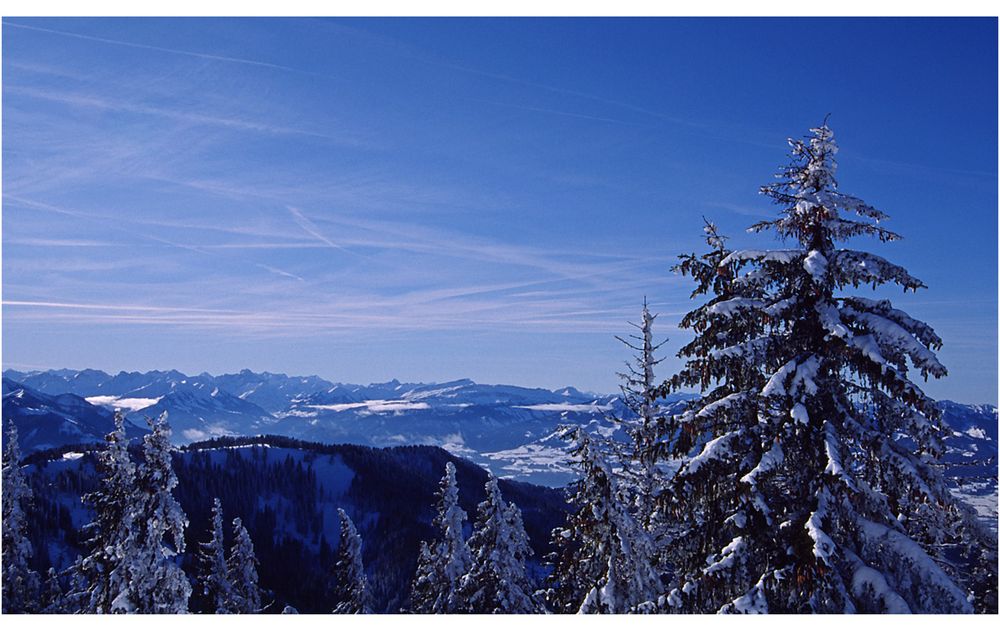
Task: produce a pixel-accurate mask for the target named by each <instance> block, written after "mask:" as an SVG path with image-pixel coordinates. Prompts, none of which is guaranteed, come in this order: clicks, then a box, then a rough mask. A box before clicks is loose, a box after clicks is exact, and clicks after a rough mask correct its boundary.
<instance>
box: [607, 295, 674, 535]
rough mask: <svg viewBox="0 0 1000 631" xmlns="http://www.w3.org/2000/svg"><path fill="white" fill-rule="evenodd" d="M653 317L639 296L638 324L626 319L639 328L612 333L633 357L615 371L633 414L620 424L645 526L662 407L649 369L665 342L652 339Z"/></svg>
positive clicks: (648, 518) (650, 509) (649, 512)
mask: <svg viewBox="0 0 1000 631" xmlns="http://www.w3.org/2000/svg"><path fill="white" fill-rule="evenodd" d="M654 320H656V314H653V313H650V311H649V305H648V304H647V303H646V299H645V298H643V301H642V324H634V323H632V322H630V323H629V324H631V325H632V326H633V327H635V328H636V329H638V330H639V334H638V335H636V334H631V335H629V336H628V338H623V337H618V336H615V338H616V339H617V340H618V341H620V342H621V343H622V344H624V345H625V346H627V347H628V348H629V349H631V350H632V351H634V352H635V356H634V358H633V361H631V362H626V363H625V366H626V372H623V373H618V376H619V377H620V378H621V380H622V384H621V391H622V399H623V401H624V403H625V406H626V407H627V408H628V409H629V411H631V412H632V414H633V415H634V419H629V420H628V422H626V423H624V425H626V427H627V429H628V432H629V435H630V436H631V437H632V443H633V454H632V457H633V459H634V460H636V461H637V462H638V464H639V466H638V467H637V471H636V473H635V478H636V479H635V487H636V488H635V504H636V512H637V514H638V517H639V520H640V523H642V525H643V527H645V528H649V526H650V523H651V519H652V513H653V508H654V507H653V497H654V494H655V493H656V490H655V488H654V484H655V481H656V475H655V473H656V472H655V462H656V445H657V443H658V433H659V427H658V423H659V419H660V418H661V417H662V411H661V410H660V408H659V406H658V405H657V399H659V396H660V390H659V388H658V387H657V383H656V376H655V374H654V372H653V370H654V368H655V367H656V365H657V364H659V363H660V362H661V361H663V360H662V358H661V359H657V358H656V356H655V354H656V351H657V350H659V348H660V347H661V346H663V345H664V344H665V343H666V342H667V340H663V341H661V342H659V343H654V342H653V321H654Z"/></svg>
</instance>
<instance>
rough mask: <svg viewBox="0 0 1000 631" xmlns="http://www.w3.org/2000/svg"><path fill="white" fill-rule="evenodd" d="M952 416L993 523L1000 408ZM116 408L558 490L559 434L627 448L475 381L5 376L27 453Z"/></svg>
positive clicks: (574, 398)
mask: <svg viewBox="0 0 1000 631" xmlns="http://www.w3.org/2000/svg"><path fill="white" fill-rule="evenodd" d="M692 396H693V395H676V396H674V397H672V398H670V399H668V400H667V401H665V402H664V406H665V407H666V408H667V411H668V412H669V411H673V410H679V409H680V407H681V406H682V405H683V403H684V401H685V400H686V399H688V398H691V397H692ZM941 406H942V410H943V412H944V421H945V423H946V424H947V425H948V426H949V428H950V429H951V435H950V436H948V437H947V438H946V441H945V442H946V445H947V447H948V454H947V455H946V457H945V462H946V464H947V465H948V472H949V475H950V476H951V477H952V478H953V479H954V480H955V481H956V487H960V492H961V493H962V494H963V495H964V496H965V497H966V498H967V499H968V500H969V501H970V502H972V503H973V504H974V505H977V507H979V508H980V512H981V513H984V514H987V515H988V514H990V511H992V514H993V515H995V514H996V510H997V502H996V488H997V480H996V474H997V410H996V407H994V406H992V405H964V404H959V403H953V402H950V401H944V402H942V403H941ZM113 409H122V410H123V411H125V412H126V414H127V419H128V420H129V421H130V423H131V426H132V429H131V430H130V431H134V432H136V433H140V432H142V431H144V429H145V427H146V423H145V418H146V417H151V416H156V415H158V414H160V413H161V412H164V411H166V412H168V413H169V418H170V422H171V425H172V427H173V429H174V436H173V438H174V441H175V442H176V443H177V444H179V445H183V444H189V443H192V442H195V441H200V440H205V439H208V438H212V437H217V436H238V435H242V436H248V435H250V436H252V435H258V434H274V435H283V436H289V437H293V438H298V439H302V440H308V441H314V442H320V443H328V444H330V443H353V444H359V445H367V446H373V447H391V446H399V445H417V444H421V445H435V446H439V447H443V448H444V449H446V450H448V451H450V452H452V453H454V454H456V455H459V456H462V457H465V458H468V459H470V460H472V461H473V462H476V463H477V464H480V465H482V466H485V467H487V468H489V469H490V470H492V471H493V472H494V473H496V474H497V475H499V476H502V477H507V478H513V479H519V480H524V481H530V482H533V483H538V484H546V485H550V486H559V485H563V484H565V483H567V482H569V481H570V480H572V479H573V478H574V477H575V476H574V473H573V471H572V470H571V469H570V467H569V463H568V460H567V457H566V454H565V449H564V447H565V445H564V443H563V442H562V441H561V440H560V439H558V438H557V437H556V436H555V430H556V428H557V427H559V426H560V425H563V424H574V425H585V426H588V427H589V429H590V430H591V431H594V432H600V433H603V434H606V435H610V434H614V433H616V432H617V433H618V436H619V437H621V438H624V435H623V433H622V432H621V429H620V428H619V427H618V425H617V424H615V423H613V422H612V421H609V420H608V418H609V417H611V416H615V417H619V418H622V417H626V415H627V411H626V410H625V409H624V406H623V405H622V402H621V400H620V398H619V397H617V396H613V395H600V394H594V393H588V392H581V391H580V390H577V389H576V388H572V387H566V388H561V389H558V390H545V389H541V388H524V387H518V386H509V385H486V384H478V383H475V382H473V381H471V380H468V379H460V380H457V381H450V382H446V383H437V384H426V383H401V382H399V381H395V380H393V381H389V382H386V383H376V384H370V385H366V386H363V385H356V384H346V383H333V382H330V381H327V380H325V379H322V378H320V377H316V376H309V377H290V376H288V375H284V374H275V373H268V372H263V373H256V372H252V371H249V370H243V371H241V372H239V373H233V374H224V375H218V376H213V375H210V374H208V373H202V374H200V375H195V376H188V375H185V374H183V373H180V372H178V371H175V370H170V371H151V372H146V373H138V372H130V373H126V372H120V373H118V374H117V375H109V374H107V373H105V372H102V371H98V370H82V371H72V370H49V371H42V372H29V373H24V372H18V371H14V370H7V371H5V372H4V381H3V418H4V421H5V422H6V420H7V419H12V420H13V421H14V422H15V424H16V425H17V426H18V431H19V433H20V436H21V441H22V449H23V450H24V451H26V452H29V451H33V450H38V449H44V448H48V447H52V446H55V445H63V444H70V443H87V442H95V441H101V440H103V436H104V434H105V433H106V432H108V431H110V428H111V418H112V410H113Z"/></svg>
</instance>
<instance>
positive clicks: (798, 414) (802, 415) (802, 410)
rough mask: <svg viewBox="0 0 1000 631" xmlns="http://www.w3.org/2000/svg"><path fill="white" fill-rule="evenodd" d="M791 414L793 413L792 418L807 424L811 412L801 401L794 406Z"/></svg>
mask: <svg viewBox="0 0 1000 631" xmlns="http://www.w3.org/2000/svg"><path fill="white" fill-rule="evenodd" d="M789 414H791V416H792V418H793V419H794V420H795V421H796V422H798V423H802V424H803V425H805V424H807V423H808V422H809V412H808V411H806V406H804V405H802V404H801V403H796V404H795V405H794V406H792V409H791V411H790V412H789Z"/></svg>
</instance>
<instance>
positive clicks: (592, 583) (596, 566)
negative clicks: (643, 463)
mask: <svg viewBox="0 0 1000 631" xmlns="http://www.w3.org/2000/svg"><path fill="white" fill-rule="evenodd" d="M563 437H564V438H566V439H568V440H571V441H572V447H571V448H570V454H571V455H572V456H573V458H574V459H575V460H576V461H577V463H578V467H579V469H580V472H581V479H580V480H579V481H578V482H577V483H576V485H575V489H574V490H575V492H574V494H573V497H572V498H571V499H570V504H571V505H572V506H573V508H574V512H573V513H571V514H570V515H569V516H568V518H567V523H566V526H565V527H563V528H556V529H555V530H554V531H553V533H552V534H553V543H554V544H555V547H556V549H557V550H558V552H557V561H556V568H555V570H554V572H553V573H552V574H551V575H550V577H549V584H550V585H551V588H550V589H549V590H547V597H548V600H549V603H550V606H551V608H552V609H553V610H555V611H557V612H559V613H635V612H650V611H653V610H654V609H655V605H654V603H655V601H656V599H657V597H658V596H659V595H660V594H661V593H662V590H663V587H662V585H661V583H660V576H659V573H658V572H657V571H656V568H655V563H654V545H653V542H652V540H651V538H650V537H649V535H648V534H647V532H646V531H645V530H644V529H643V527H642V525H641V524H639V523H638V522H637V521H636V519H635V518H633V516H632V514H631V512H630V509H629V506H628V504H629V494H628V493H627V492H626V489H625V488H624V486H625V484H626V481H625V480H623V479H622V478H621V476H620V475H618V474H617V473H616V472H615V471H614V470H613V469H612V467H611V465H610V464H609V461H608V458H607V457H606V454H605V453H604V450H603V449H602V448H601V444H600V443H599V442H598V441H599V439H598V438H597V437H594V436H591V435H588V434H587V432H586V431H584V430H583V429H582V428H580V427H574V428H567V429H565V430H564V432H563Z"/></svg>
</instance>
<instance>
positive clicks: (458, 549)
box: [410, 462, 472, 613]
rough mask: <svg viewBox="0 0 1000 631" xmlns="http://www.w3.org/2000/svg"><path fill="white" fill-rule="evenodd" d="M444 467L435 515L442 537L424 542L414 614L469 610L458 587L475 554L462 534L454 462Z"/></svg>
mask: <svg viewBox="0 0 1000 631" xmlns="http://www.w3.org/2000/svg"><path fill="white" fill-rule="evenodd" d="M444 470H445V473H444V477H443V478H441V487H440V490H439V491H438V504H437V509H438V514H437V517H435V518H434V526H435V527H436V528H437V529H438V530H440V531H441V538H440V539H438V540H437V541H435V542H433V543H430V544H428V543H422V544H421V548H420V558H419V559H418V565H417V573H416V576H415V578H414V579H413V588H412V591H411V595H410V608H411V609H412V610H413V611H414V612H415V613H457V612H461V611H464V610H465V609H467V606H466V604H465V603H464V602H463V600H462V596H461V593H460V590H459V587H460V582H461V580H462V577H463V576H465V575H466V574H467V573H468V571H469V568H470V567H471V566H472V554H471V553H470V551H469V546H468V544H467V543H466V542H465V538H464V536H463V534H462V524H463V523H464V522H465V518H466V514H465V511H464V510H462V508H461V506H459V505H458V482H457V480H456V479H455V465H454V464H452V463H450V462H449V463H447V464H445V468H444Z"/></svg>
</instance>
